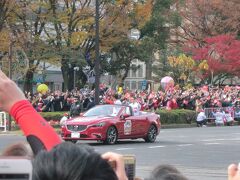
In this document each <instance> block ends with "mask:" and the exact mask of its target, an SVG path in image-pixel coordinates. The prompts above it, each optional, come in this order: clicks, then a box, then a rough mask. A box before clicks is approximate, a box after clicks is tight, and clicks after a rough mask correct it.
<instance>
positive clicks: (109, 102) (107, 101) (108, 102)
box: [104, 99, 114, 104]
mask: <svg viewBox="0 0 240 180" xmlns="http://www.w3.org/2000/svg"><path fill="white" fill-rule="evenodd" d="M104 101H105V103H106V104H114V102H113V101H112V100H109V99H104Z"/></svg>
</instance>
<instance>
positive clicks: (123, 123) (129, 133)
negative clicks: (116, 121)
mask: <svg viewBox="0 0 240 180" xmlns="http://www.w3.org/2000/svg"><path fill="white" fill-rule="evenodd" d="M121 115H128V116H129V117H126V118H125V119H120V126H119V136H120V138H131V137H134V136H136V134H137V132H136V131H137V129H136V122H135V119H134V116H132V111H131V109H130V107H129V106H126V107H125V108H124V110H123V111H122V113H121Z"/></svg>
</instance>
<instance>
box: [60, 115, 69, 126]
mask: <svg viewBox="0 0 240 180" xmlns="http://www.w3.org/2000/svg"><path fill="white" fill-rule="evenodd" d="M67 119H68V118H67V116H63V117H62V118H61V120H60V126H62V125H64V123H65V122H66V120H67Z"/></svg>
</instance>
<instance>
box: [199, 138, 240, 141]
mask: <svg viewBox="0 0 240 180" xmlns="http://www.w3.org/2000/svg"><path fill="white" fill-rule="evenodd" d="M239 140H240V138H229V139H205V140H201V141H203V142H209V141H239Z"/></svg>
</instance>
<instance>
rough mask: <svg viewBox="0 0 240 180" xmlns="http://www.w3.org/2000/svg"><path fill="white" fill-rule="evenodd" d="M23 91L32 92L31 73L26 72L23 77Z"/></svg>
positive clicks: (30, 71)
mask: <svg viewBox="0 0 240 180" xmlns="http://www.w3.org/2000/svg"><path fill="white" fill-rule="evenodd" d="M23 90H24V91H27V92H31V93H32V92H33V71H32V70H28V71H27V73H26V76H25V77H24V85H23Z"/></svg>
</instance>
